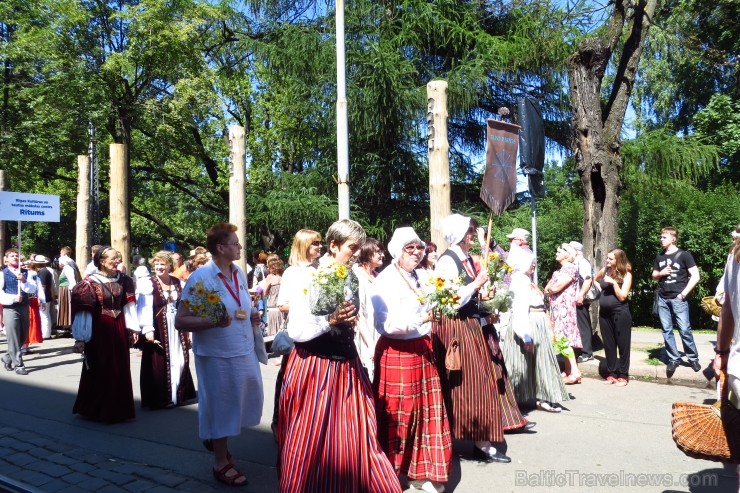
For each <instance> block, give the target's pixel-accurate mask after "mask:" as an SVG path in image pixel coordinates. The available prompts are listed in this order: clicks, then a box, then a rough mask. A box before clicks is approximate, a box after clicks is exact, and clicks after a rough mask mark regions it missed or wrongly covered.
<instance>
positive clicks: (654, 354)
mask: <svg viewBox="0 0 740 493" xmlns="http://www.w3.org/2000/svg"><path fill="white" fill-rule="evenodd" d="M640 350H641V351H645V352H646V353H647V360H646V361H647V364H648V365H651V366H664V365H665V363H663V361H662V360H661V359H660V356H661V353H662V351H663V345H662V344H659V345H657V346H654V347H647V348H641V349H640Z"/></svg>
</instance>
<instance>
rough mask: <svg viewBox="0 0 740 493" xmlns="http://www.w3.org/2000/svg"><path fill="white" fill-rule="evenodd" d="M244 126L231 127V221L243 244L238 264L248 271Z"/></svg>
mask: <svg viewBox="0 0 740 493" xmlns="http://www.w3.org/2000/svg"><path fill="white" fill-rule="evenodd" d="M244 154H245V152H244V127H239V126H237V125H232V126H231V127H229V160H230V166H229V170H230V172H229V222H230V223H231V224H234V225H236V227H237V228H239V229H237V230H236V237H237V238H238V239H239V243H240V244H241V246H242V251H241V257H240V258H239V261H238V262H237V265H239V267H241V268H242V270H243V271H244V272H245V273H246V272H247V247H246V244H247V212H246V210H247V209H246V202H245V189H244V176H245V174H246V164H245V161H244Z"/></svg>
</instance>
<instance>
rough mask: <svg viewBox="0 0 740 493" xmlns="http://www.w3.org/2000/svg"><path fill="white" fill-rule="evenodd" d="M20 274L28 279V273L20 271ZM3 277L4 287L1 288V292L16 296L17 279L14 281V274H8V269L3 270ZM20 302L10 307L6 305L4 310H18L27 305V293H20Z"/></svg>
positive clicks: (23, 270)
mask: <svg viewBox="0 0 740 493" xmlns="http://www.w3.org/2000/svg"><path fill="white" fill-rule="evenodd" d="M21 272H22V273H23V274H25V275H26V279H28V271H26V270H25V269H21ZM3 276H5V285H4V286H3V291H5V292H6V293H7V294H18V279H16V277H15V274H13V273H12V272H10V269H9V268H7V267H6V268H4V269H3ZM21 297H22V301H21V302H20V303H13V304H12V305H7V306H6V308H18V307H21V306H26V305H28V293H24V292H21Z"/></svg>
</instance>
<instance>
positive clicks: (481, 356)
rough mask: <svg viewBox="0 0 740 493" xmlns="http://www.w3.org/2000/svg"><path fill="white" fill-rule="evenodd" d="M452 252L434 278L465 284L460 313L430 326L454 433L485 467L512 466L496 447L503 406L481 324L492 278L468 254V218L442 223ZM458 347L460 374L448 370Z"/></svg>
mask: <svg viewBox="0 0 740 493" xmlns="http://www.w3.org/2000/svg"><path fill="white" fill-rule="evenodd" d="M442 231H443V234H444V239H445V241H447V242H448V243H450V245H451V246H450V248H449V249H448V250H447V251H445V252H444V253H443V254H442V255H440V257H439V260H438V261H437V266H436V268H435V274H436V275H437V276H439V277H442V278H444V279H458V278H461V279H462V287H461V288H460V289H459V290H458V292H457V294H458V295H459V296H460V301H459V303H460V309H459V310H458V312H457V315H456V316H454V317H447V316H443V317H442V319H441V321H435V322H433V324H432V343H433V347H434V354H435V360H436V363H437V368H438V370H439V375H440V378H441V380H442V391H443V393H444V396H445V404H446V406H447V415H448V418H449V420H450V427H451V429H452V434H453V436H454V437H455V438H457V439H458V440H473V441H475V447H474V448H473V452H474V455H475V457H476V458H478V459H480V460H482V461H485V462H511V459H510V458H509V457H507V456H506V455H504V454H503V453H502V452H501V451H500V450H498V448H497V447H496V446H494V443H500V442H503V440H504V430H503V423H502V416H501V402H500V400H499V396H498V391H497V389H496V387H495V381H496V377H495V375H494V373H493V361H492V355H491V351H490V350H489V348H488V346H487V344H486V341H485V339H484V338H483V331H482V330H481V325H480V313H479V311H478V291H479V290H480V289H481V288H482V287H483V286H484V285H485V284H486V283H487V282H488V273H487V272H486V271H485V270H481V271H480V272H479V273H477V274H476V272H475V266H474V264H473V259H472V258H470V257H469V255H468V251H469V250H470V247H471V246H472V245H473V241H474V239H475V227H474V226H473V225H472V224H471V220H470V218H468V217H465V216H461V215H460V214H452V215H450V216H448V217H447V218H445V219H444V221H443V223H442ZM453 339H456V340H457V341H458V343H459V348H460V349H459V352H460V359H461V362H460V363H461V369H460V370H455V371H448V370H447V369H446V367H445V355H446V353H447V348H448V347H449V345H450V342H451V341H452V340H453Z"/></svg>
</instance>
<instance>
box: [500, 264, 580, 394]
mask: <svg viewBox="0 0 740 493" xmlns="http://www.w3.org/2000/svg"><path fill="white" fill-rule="evenodd" d="M533 261H534V255H533V254H531V253H529V254H526V255H522V256H521V257H520V258H518V259H517V260H516V261H515V263H514V264H513V265H511V264H510V265H511V267H512V268H513V269H514V272H513V273H512V275H511V284H510V287H509V290H510V292H511V293H512V294H513V296H514V300H513V303H512V307H511V319H510V323H511V326H510V328H509V330H507V331H506V332H504V335H503V336H502V338H501V350H502V352H503V355H504V361H505V363H506V369H507V370H508V374H509V380H510V381H511V384H512V386H513V387H514V394H515V395H516V400H517V401H518V402H520V403H523V402H526V401H528V400H531V399H537V400H541V401H546V402H548V403H554V402H563V401H567V400H570V396H569V395H568V392H567V391H566V389H565V385H564V384H563V379H562V378H561V376H560V367H559V366H558V361H557V359H556V356H555V351H554V350H553V347H552V329H551V327H550V320H549V318H548V316H547V314H546V313H545V301H544V297H543V294H542V291H540V290H539V288H538V287H537V286H535V285H534V284H533V283H532V281H531V279H530V278H529V276H528V275H527V274H526V272H527V270H529V268H530V266H531V265H532V262H533ZM526 343H532V345H533V351H532V352H529V351H527V350H526V349H525V348H524V345H525V344H526Z"/></svg>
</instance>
